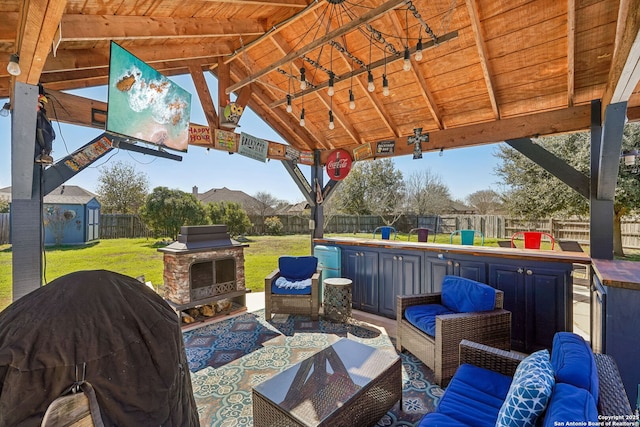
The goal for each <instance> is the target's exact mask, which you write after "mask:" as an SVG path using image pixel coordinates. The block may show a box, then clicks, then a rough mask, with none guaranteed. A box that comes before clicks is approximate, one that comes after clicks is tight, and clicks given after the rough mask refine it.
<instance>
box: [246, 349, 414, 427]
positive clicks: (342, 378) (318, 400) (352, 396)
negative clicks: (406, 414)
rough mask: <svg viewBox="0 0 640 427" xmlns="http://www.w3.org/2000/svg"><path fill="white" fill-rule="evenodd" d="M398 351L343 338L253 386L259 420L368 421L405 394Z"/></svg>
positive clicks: (256, 421) (301, 422) (255, 414)
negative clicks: (379, 348) (403, 392)
mask: <svg viewBox="0 0 640 427" xmlns="http://www.w3.org/2000/svg"><path fill="white" fill-rule="evenodd" d="M401 369H402V363H401V361H400V358H399V357H398V355H397V354H395V352H393V351H385V350H378V349H375V348H373V347H370V346H368V345H365V344H361V343H359V342H356V341H352V340H349V339H346V338H343V339H341V340H339V341H337V342H336V343H335V344H333V345H331V346H329V347H327V348H325V349H324V350H321V351H319V352H318V353H316V354H314V355H313V356H311V357H309V358H308V359H306V360H303V361H302V362H299V363H297V364H295V365H294V366H292V367H290V368H288V369H286V370H285V371H283V372H281V373H279V374H278V375H276V376H274V377H272V378H270V379H268V380H266V381H264V382H263V383H261V384H259V385H257V386H255V387H253V425H254V426H256V427H260V426H331V427H337V426H345V427H346V426H348V427H352V426H368V425H372V424H375V423H376V422H377V421H378V420H379V419H380V418H382V416H383V415H384V414H386V413H387V411H388V410H389V409H391V407H392V406H393V405H394V404H395V403H396V402H397V401H399V400H402V373H401Z"/></svg>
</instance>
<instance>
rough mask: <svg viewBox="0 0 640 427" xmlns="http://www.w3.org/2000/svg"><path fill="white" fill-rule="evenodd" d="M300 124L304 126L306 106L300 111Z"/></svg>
mask: <svg viewBox="0 0 640 427" xmlns="http://www.w3.org/2000/svg"><path fill="white" fill-rule="evenodd" d="M300 126H302V127H304V108H303V109H302V112H301V113H300Z"/></svg>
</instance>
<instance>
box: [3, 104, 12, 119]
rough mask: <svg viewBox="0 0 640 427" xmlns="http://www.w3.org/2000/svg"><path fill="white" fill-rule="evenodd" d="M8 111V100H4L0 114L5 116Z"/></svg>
mask: <svg viewBox="0 0 640 427" xmlns="http://www.w3.org/2000/svg"><path fill="white" fill-rule="evenodd" d="M10 112H11V104H10V103H8V102H5V104H4V106H3V107H2V110H0V116H2V117H7V116H8V115H9V113H10Z"/></svg>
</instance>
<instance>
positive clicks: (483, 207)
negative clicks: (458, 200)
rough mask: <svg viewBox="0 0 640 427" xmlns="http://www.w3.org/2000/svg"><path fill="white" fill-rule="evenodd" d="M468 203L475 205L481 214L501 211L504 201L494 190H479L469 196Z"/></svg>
mask: <svg viewBox="0 0 640 427" xmlns="http://www.w3.org/2000/svg"><path fill="white" fill-rule="evenodd" d="M467 203H468V204H469V205H471V206H473V207H474V208H475V210H476V212H477V213H478V214H479V215H486V214H492V213H496V212H500V210H501V209H502V201H501V200H500V195H499V194H498V193H496V192H495V191H493V190H479V191H476V192H475V193H471V194H469V195H468V196H467Z"/></svg>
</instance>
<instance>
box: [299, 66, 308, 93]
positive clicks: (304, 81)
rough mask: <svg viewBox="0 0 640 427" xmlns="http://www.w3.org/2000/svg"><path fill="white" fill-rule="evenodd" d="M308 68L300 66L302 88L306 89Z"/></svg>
mask: <svg viewBox="0 0 640 427" xmlns="http://www.w3.org/2000/svg"><path fill="white" fill-rule="evenodd" d="M306 72H307V70H305V68H304V67H302V68H300V90H305V89H306V88H307V76H306Z"/></svg>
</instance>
